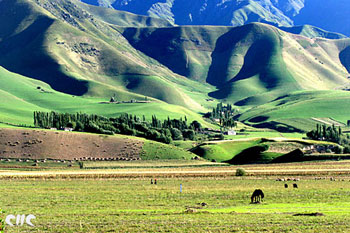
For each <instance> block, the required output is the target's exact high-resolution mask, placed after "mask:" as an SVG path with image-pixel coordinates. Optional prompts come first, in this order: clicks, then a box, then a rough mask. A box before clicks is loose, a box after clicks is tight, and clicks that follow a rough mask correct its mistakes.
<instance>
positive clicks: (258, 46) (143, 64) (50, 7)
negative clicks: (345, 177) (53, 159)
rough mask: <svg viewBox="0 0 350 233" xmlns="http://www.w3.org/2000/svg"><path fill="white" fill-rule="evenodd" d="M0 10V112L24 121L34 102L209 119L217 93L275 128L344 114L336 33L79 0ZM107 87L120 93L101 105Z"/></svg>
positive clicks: (29, 2)
mask: <svg viewBox="0 0 350 233" xmlns="http://www.w3.org/2000/svg"><path fill="white" fill-rule="evenodd" d="M118 2H119V1H118ZM118 2H113V3H112V2H110V4H109V5H108V4H106V5H105V6H115V4H116V3H118ZM125 2H129V4H128V5H130V6H132V4H133V3H132V2H133V1H124V3H125ZM136 2H137V1H135V4H136ZM153 2H156V1H153ZM174 2H176V1H174ZM226 2H227V4H228V3H229V2H230V1H226ZM244 2H246V1H240V3H241V4H243V3H244ZM249 2H250V3H252V4H253V2H254V1H249ZM266 2H270V1H266ZM272 2H274V4H275V3H276V4H277V1H272ZM284 2H285V3H287V2H291V1H284ZM300 2H301V1H300ZM89 3H93V2H92V1H90V2H89ZM100 3H102V2H101V1H100ZM105 3H107V2H105ZM119 3H120V4H121V3H122V1H120V2H119ZM280 3H281V2H280ZM193 5H195V4H193ZM305 5H306V4H305ZM293 6H295V7H294V8H293V9H299V10H298V12H299V11H301V10H300V9H302V8H297V6H298V5H293ZM299 6H301V5H300V4H299ZM208 8H210V7H208ZM184 9H187V8H186V7H184ZM286 9H289V8H286ZM0 12H1V13H0V20H1V22H6V23H2V24H0V53H1V56H0V84H1V85H0V96H1V99H3V100H5V101H2V102H1V103H0V109H1V111H0V121H3V122H10V123H21V124H22V123H23V124H31V121H32V112H33V111H34V110H36V111H51V110H55V111H61V112H76V111H84V112H87V113H98V114H100V115H105V116H115V115H117V114H120V113H121V112H129V113H133V114H138V115H146V116H149V117H150V116H151V115H153V114H157V116H159V118H166V117H167V116H171V117H182V116H184V115H187V116H188V118H189V119H190V120H191V119H197V120H199V121H200V122H202V124H204V125H208V123H206V122H205V121H204V120H203V119H202V118H201V114H204V113H206V112H208V111H211V108H212V107H213V106H215V105H216V104H217V103H218V102H229V103H232V104H234V105H235V107H236V108H237V109H239V112H240V114H239V115H238V116H237V119H239V120H241V121H243V122H245V123H247V124H251V125H256V126H259V127H272V128H284V129H285V130H302V129H305V127H306V128H307V127H309V126H310V125H312V124H311V123H313V124H315V121H313V120H310V119H313V118H332V119H333V120H336V121H340V122H346V120H347V119H348V117H347V116H348V115H349V114H350V109H349V110H348V109H346V108H336V106H345V105H346V104H349V103H350V94H349V92H348V91H347V90H348V89H349V87H350V79H349V77H350V74H349V71H350V39H348V38H345V37H344V36H342V35H341V34H337V33H329V32H327V31H325V30H323V29H319V28H316V27H313V26H300V27H293V28H281V29H279V28H277V27H274V26H273V25H270V24H264V23H250V24H245V25H242V26H237V27H233V26H191V25H190V26H177V25H174V24H178V23H177V22H176V21H175V22H171V21H169V20H164V19H160V18H156V17H149V16H141V15H136V14H133V13H129V12H124V11H119V10H114V9H111V8H106V7H98V6H93V5H89V4H85V3H82V2H80V1H77V0H64V1H63V0H51V1H48V0H2V1H0ZM285 12H290V14H289V15H294V14H296V13H292V12H293V10H285ZM295 12H297V10H295ZM140 13H142V12H140ZM286 14H287V13H286ZM330 38H336V39H330ZM111 96H114V97H115V99H117V100H118V101H120V102H122V101H124V102H125V101H126V102H128V103H123V104H122V103H121V104H114V105H110V104H103V103H104V102H105V101H108V100H109V99H110V98H111ZM145 99H147V100H148V101H149V102H150V103H129V101H130V100H139V101H140V100H145ZM330 109H332V111H330ZM310 122H311V123H310Z"/></svg>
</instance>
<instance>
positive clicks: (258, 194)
mask: <svg viewBox="0 0 350 233" xmlns="http://www.w3.org/2000/svg"><path fill="white" fill-rule="evenodd" d="M250 199H251V201H252V202H251V203H260V201H263V200H264V193H263V191H262V190H261V189H255V191H254V192H253V194H252V197H251V198H250Z"/></svg>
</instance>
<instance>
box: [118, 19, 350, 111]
mask: <svg viewBox="0 0 350 233" xmlns="http://www.w3.org/2000/svg"><path fill="white" fill-rule="evenodd" d="M123 35H124V36H125V38H127V39H128V40H129V42H130V44H131V45H133V46H134V47H135V49H137V50H140V51H142V52H143V53H144V54H146V55H147V56H150V57H152V58H154V59H156V60H157V61H159V62H160V63H162V64H163V65H165V66H167V67H169V69H171V70H172V71H173V72H175V73H177V74H179V75H183V76H186V77H189V78H190V79H193V80H197V81H199V82H202V83H205V82H206V83H209V84H211V85H213V86H216V87H217V89H218V90H217V91H215V92H212V93H210V94H209V95H210V96H212V97H214V98H217V99H222V100H230V101H232V102H234V103H235V104H236V105H238V106H249V105H250V106H252V105H257V104H262V103H266V102H268V101H271V100H273V99H274V98H277V97H279V96H282V95H284V94H288V93H290V92H293V91H296V90H310V89H311V90H319V89H321V90H325V89H342V88H344V87H345V86H346V85H347V84H348V83H349V80H348V79H347V77H348V76H349V75H348V71H347V70H346V67H347V63H348V59H347V55H346V54H347V48H348V47H349V46H350V40H348V39H343V40H334V41H333V40H326V39H321V38H317V39H309V38H306V37H303V36H299V35H293V34H289V33H285V32H283V31H280V30H278V29H276V28H275V27H273V26H269V25H266V24H250V25H245V26H241V27H235V28H232V27H195V26H186V27H172V28H126V29H125V30H124V31H123Z"/></svg>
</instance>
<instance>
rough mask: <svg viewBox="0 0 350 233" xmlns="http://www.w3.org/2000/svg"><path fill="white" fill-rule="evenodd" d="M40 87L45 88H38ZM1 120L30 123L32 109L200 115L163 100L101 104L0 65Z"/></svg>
mask: <svg viewBox="0 0 350 233" xmlns="http://www.w3.org/2000/svg"><path fill="white" fill-rule="evenodd" d="M37 87H41V89H44V90H45V92H43V91H41V90H38V89H37ZM0 96H1V99H2V100H3V101H1V103H0V109H1V111H0V121H2V122H8V123H13V124H27V125H32V124H33V119H32V116H33V111H34V110H36V111H51V110H55V111H60V112H71V113H74V112H86V113H96V114H100V115H104V116H108V117H113V116H117V115H120V114H121V113H124V112H128V113H130V114H136V115H138V116H142V115H145V116H146V118H147V119H151V116H152V115H153V114H156V115H157V116H158V117H159V118H160V119H166V118H167V117H168V116H170V117H171V118H180V117H184V116H185V115H186V116H187V118H188V119H189V120H199V121H200V122H201V123H202V124H203V125H205V126H209V125H208V123H206V122H205V121H204V120H202V119H201V116H200V115H199V114H196V113H194V112H192V111H191V110H188V109H186V108H184V107H181V106H177V105H170V104H167V103H164V102H152V103H146V104H137V103H135V104H131V103H130V104H100V102H101V101H107V100H108V99H102V98H91V97H90V98H87V97H77V96H71V95H67V94H63V93H60V92H57V91H54V90H52V89H51V88H50V87H49V86H48V85H47V84H45V83H43V82H41V81H37V80H34V79H29V78H25V77H23V76H20V75H18V74H14V73H11V72H9V71H7V70H5V69H3V68H1V67H0Z"/></svg>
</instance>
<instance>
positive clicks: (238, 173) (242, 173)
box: [236, 168, 247, 176]
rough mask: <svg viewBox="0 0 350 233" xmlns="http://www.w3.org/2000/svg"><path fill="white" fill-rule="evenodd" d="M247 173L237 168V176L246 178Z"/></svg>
mask: <svg viewBox="0 0 350 233" xmlns="http://www.w3.org/2000/svg"><path fill="white" fill-rule="evenodd" d="M246 174H247V173H246V171H245V170H244V169H243V168H237V170H236V176H245V175H246Z"/></svg>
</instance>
